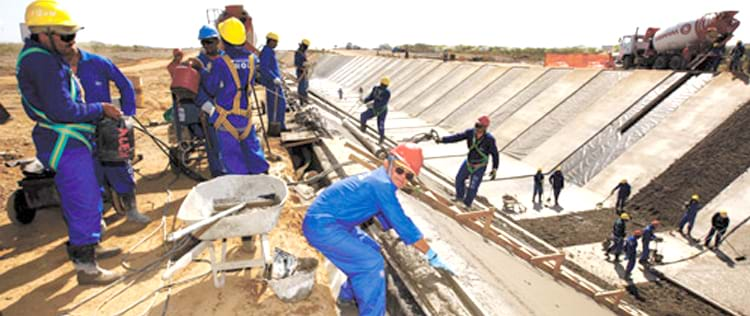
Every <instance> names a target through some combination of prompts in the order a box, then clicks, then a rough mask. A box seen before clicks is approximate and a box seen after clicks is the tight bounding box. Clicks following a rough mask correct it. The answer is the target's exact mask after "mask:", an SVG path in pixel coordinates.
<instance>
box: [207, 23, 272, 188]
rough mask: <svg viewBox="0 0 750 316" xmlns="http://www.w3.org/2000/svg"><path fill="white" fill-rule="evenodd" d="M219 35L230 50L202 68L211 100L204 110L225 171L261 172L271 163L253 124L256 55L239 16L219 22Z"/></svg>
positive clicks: (233, 172)
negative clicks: (248, 44)
mask: <svg viewBox="0 0 750 316" xmlns="http://www.w3.org/2000/svg"><path fill="white" fill-rule="evenodd" d="M219 34H220V35H221V39H222V41H223V42H224V48H225V50H226V53H225V54H224V55H222V56H221V58H216V59H214V60H213V62H212V67H211V69H210V70H206V69H202V70H201V76H202V84H203V86H204V88H205V89H206V93H207V94H208V96H209V100H207V101H206V102H204V103H203V104H202V105H201V110H203V111H204V112H206V114H208V115H209V122H211V124H213V125H214V128H216V134H217V135H216V136H217V139H218V141H217V144H216V145H217V147H218V149H219V157H220V161H221V163H222V170H223V171H224V172H225V173H227V174H259V173H264V172H266V171H267V170H268V162H267V161H266V159H265V156H264V154H263V148H262V147H261V146H260V141H259V140H258V136H257V135H256V133H255V125H254V124H253V123H252V120H251V118H252V106H251V104H250V103H249V102H248V93H250V92H249V91H248V89H253V85H254V84H255V80H254V75H255V66H256V58H255V55H253V53H251V52H250V51H248V50H247V49H246V48H245V47H244V44H245V39H246V35H245V25H243V24H242V22H240V20H238V19H237V18H229V19H227V20H225V21H224V22H221V23H219ZM213 102H216V104H214V103H213Z"/></svg>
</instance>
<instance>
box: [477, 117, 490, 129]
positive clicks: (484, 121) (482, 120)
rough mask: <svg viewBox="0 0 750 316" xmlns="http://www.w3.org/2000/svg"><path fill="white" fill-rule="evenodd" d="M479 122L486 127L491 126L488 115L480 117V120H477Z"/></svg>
mask: <svg viewBox="0 0 750 316" xmlns="http://www.w3.org/2000/svg"><path fill="white" fill-rule="evenodd" d="M477 122H479V124H482V125H483V126H485V127H486V126H490V118H489V117H488V116H487V115H482V116H480V117H479V119H477Z"/></svg>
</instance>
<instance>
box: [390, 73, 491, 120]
mask: <svg viewBox="0 0 750 316" xmlns="http://www.w3.org/2000/svg"><path fill="white" fill-rule="evenodd" d="M480 68H481V65H478V64H472V63H465V64H459V65H458V67H456V68H455V69H453V70H452V71H451V72H450V73H448V74H447V75H446V76H444V77H443V78H441V79H440V80H439V81H437V82H435V83H434V84H433V85H431V86H430V87H429V88H427V89H425V91H423V92H422V93H421V94H419V95H418V96H416V97H415V98H414V99H412V100H411V101H409V103H407V104H405V105H404V106H402V107H400V108H399V111H404V112H406V113H409V114H411V115H412V116H418V115H419V114H420V113H422V111H424V110H426V109H427V108H429V107H430V106H431V105H432V104H434V103H435V102H437V101H438V100H440V99H442V98H444V97H445V96H446V95H448V94H449V93H451V92H452V91H453V90H454V89H455V88H456V87H458V86H459V85H460V84H461V83H463V82H464V81H466V80H467V79H468V78H469V77H470V76H471V75H473V74H474V73H476V72H477V71H478V70H479V69H480Z"/></svg>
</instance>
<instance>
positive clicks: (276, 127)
mask: <svg viewBox="0 0 750 316" xmlns="http://www.w3.org/2000/svg"><path fill="white" fill-rule="evenodd" d="M278 88H279V87H278V86H277V87H275V88H274V93H273V95H274V97H273V100H274V102H273V119H272V120H271V121H270V122H268V135H271V136H274V137H278V136H279V135H281V122H279V121H278V120H277V119H278V113H277V112H278V110H279V94H278V93H276V92H277V91H278ZM266 91H268V90H266Z"/></svg>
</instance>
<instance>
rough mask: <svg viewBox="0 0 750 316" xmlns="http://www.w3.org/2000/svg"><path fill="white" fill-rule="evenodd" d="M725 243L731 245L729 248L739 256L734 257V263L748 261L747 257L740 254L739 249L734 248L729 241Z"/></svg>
mask: <svg viewBox="0 0 750 316" xmlns="http://www.w3.org/2000/svg"><path fill="white" fill-rule="evenodd" d="M724 243H726V244H727V245H729V248H732V250H733V251H734V253H735V254H738V255H739V256H737V257H734V261H737V262H739V261H745V260H747V257H746V256H745V255H743V254H740V252H739V251H737V248H734V246H732V244H730V243H729V240H724Z"/></svg>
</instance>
